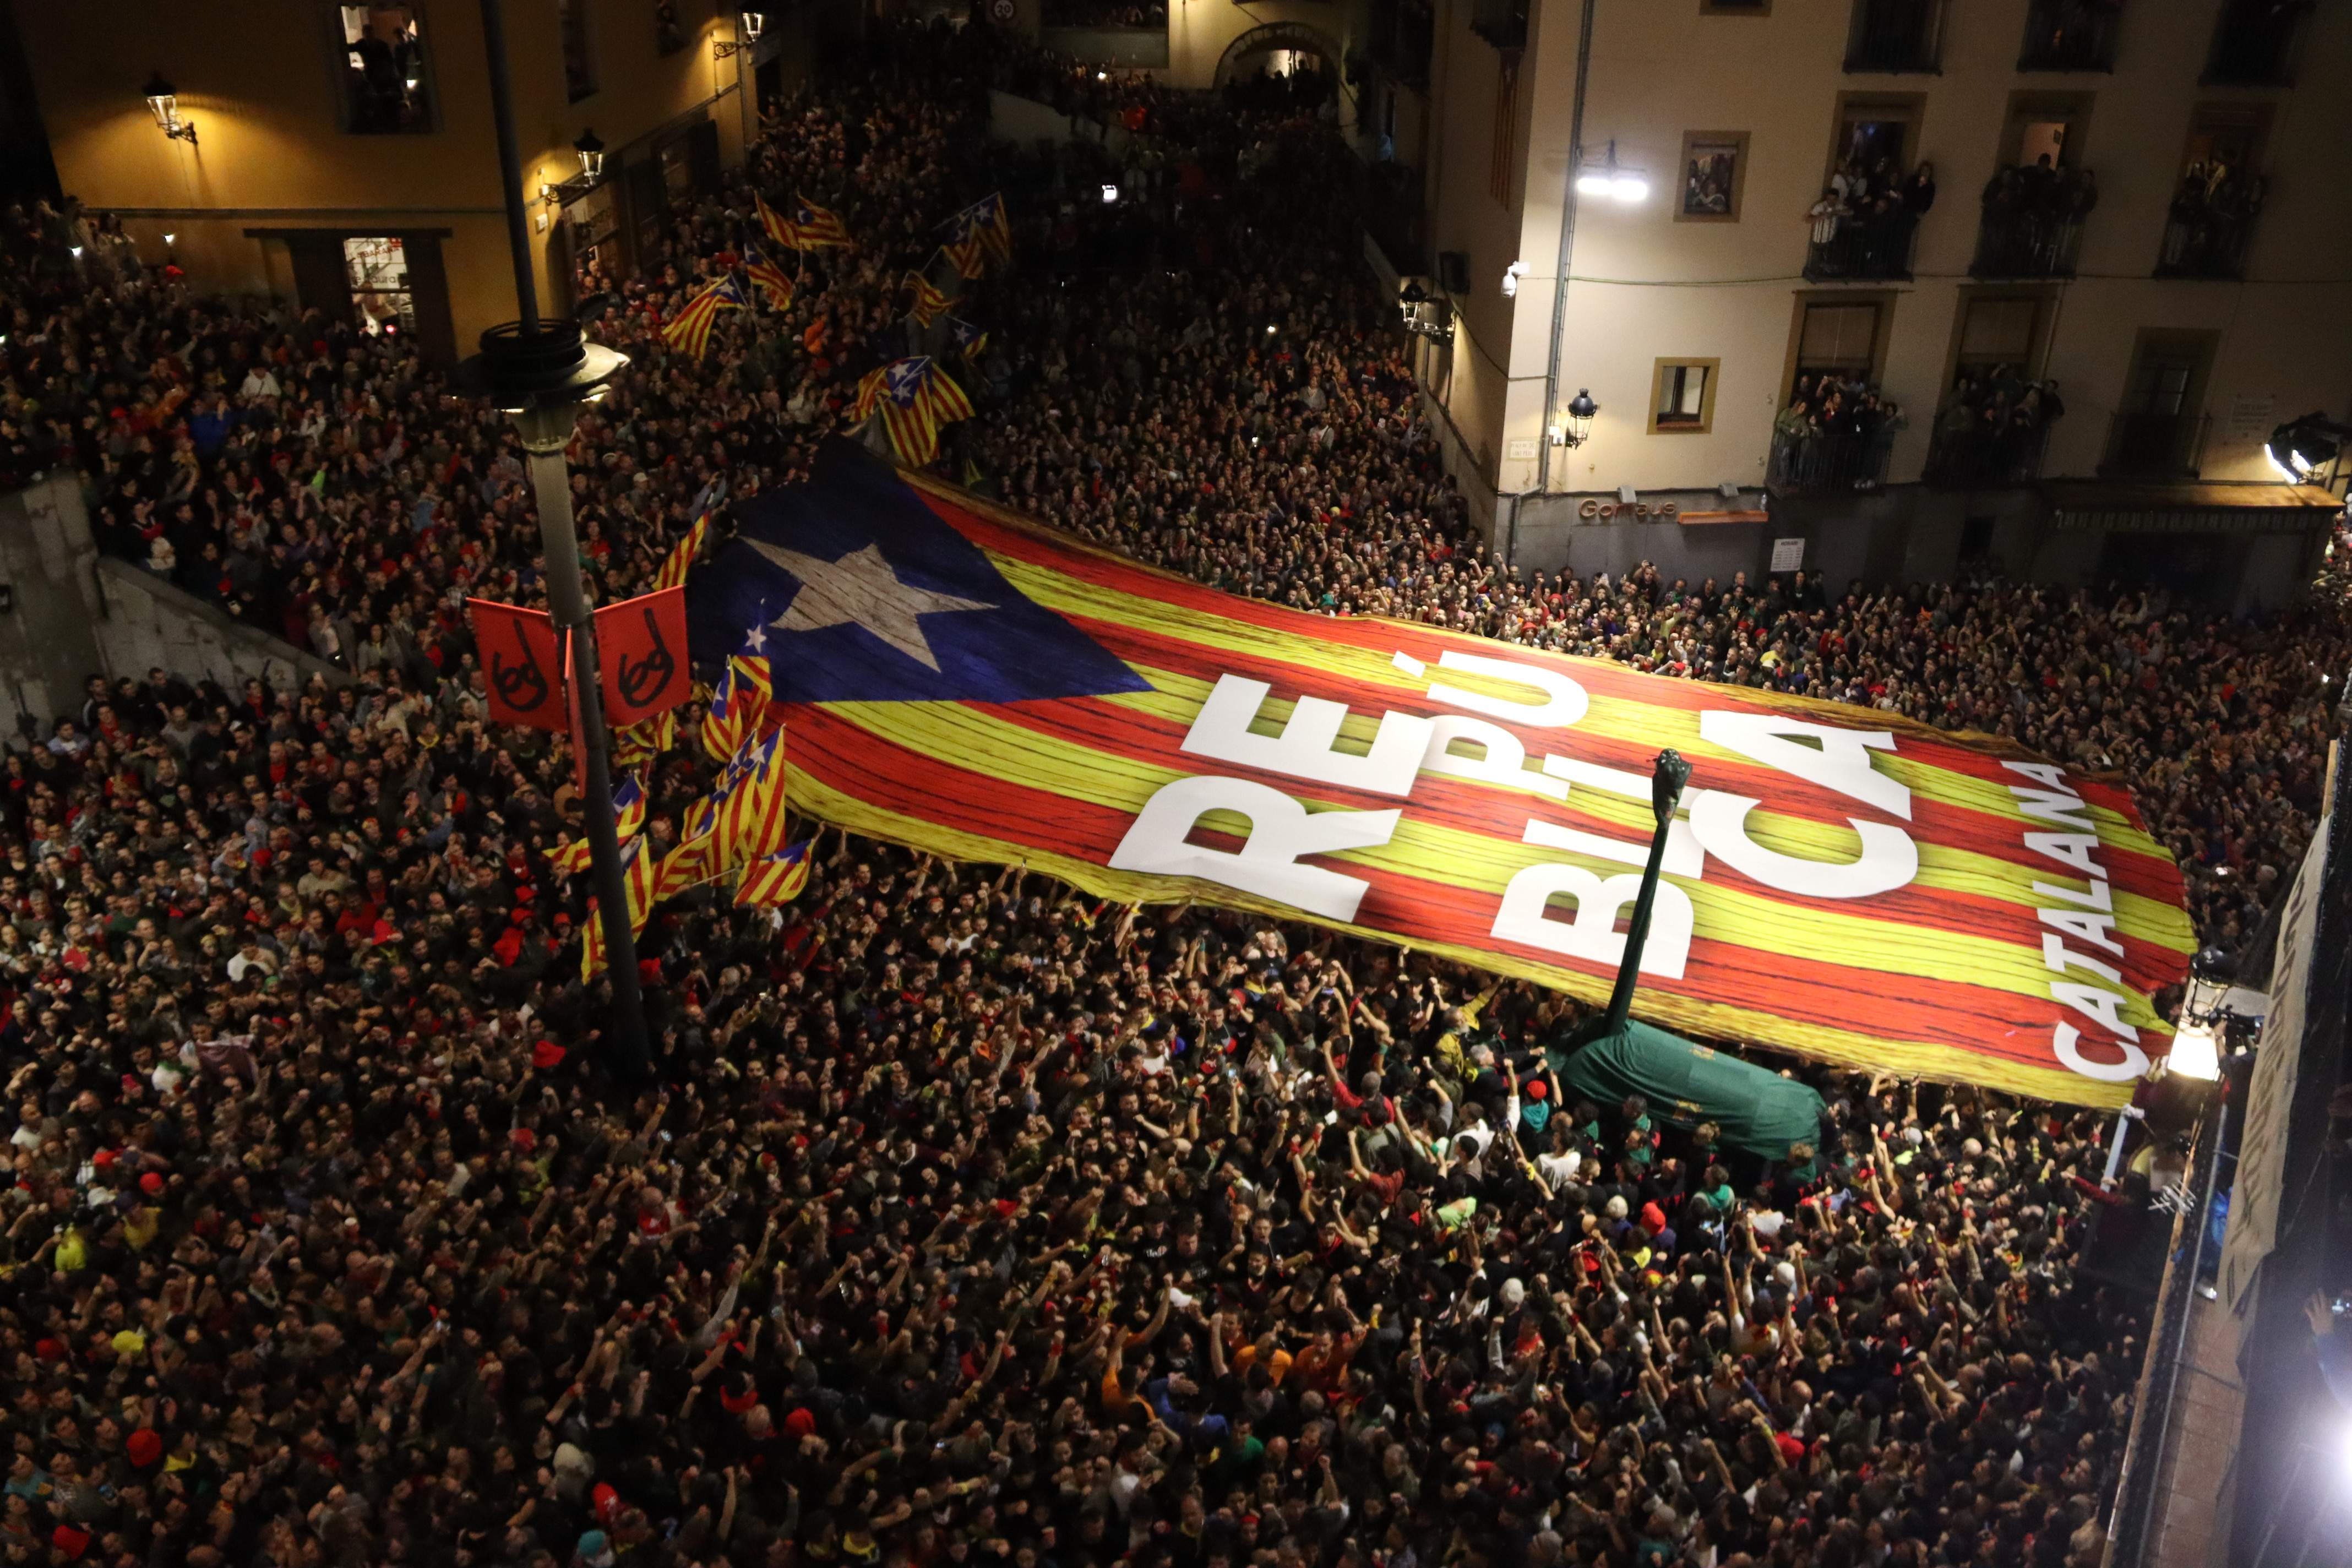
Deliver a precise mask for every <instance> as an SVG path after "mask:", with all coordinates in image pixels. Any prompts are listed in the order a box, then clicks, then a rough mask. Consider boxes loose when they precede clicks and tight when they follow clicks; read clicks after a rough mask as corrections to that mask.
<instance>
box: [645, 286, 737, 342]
mask: <svg viewBox="0 0 2352 1568" xmlns="http://www.w3.org/2000/svg"><path fill="white" fill-rule="evenodd" d="M744 308H745V301H744V299H743V291H742V290H741V289H738V288H737V287H736V286H735V279H732V278H721V279H719V280H718V281H717V282H715V283H713V284H711V285H710V286H709V288H707V289H704V290H702V292H701V293H699V294H697V295H696V296H695V297H694V298H693V299H691V300H688V301H687V302H686V304H685V306H684V308H682V309H681V310H679V311H678V313H677V315H675V316H673V317H671V318H670V319H669V320H668V321H666V322H664V323H663V325H662V330H661V332H662V340H663V341H664V342H667V343H668V344H669V346H670V347H672V348H674V349H677V350H679V351H680V352H682V353H685V355H686V356H687V358H688V359H700V358H701V357H702V356H703V354H704V353H707V352H708V351H709V348H710V330H711V328H712V327H714V326H716V325H717V324H718V322H719V311H721V310H743V309H744Z"/></svg>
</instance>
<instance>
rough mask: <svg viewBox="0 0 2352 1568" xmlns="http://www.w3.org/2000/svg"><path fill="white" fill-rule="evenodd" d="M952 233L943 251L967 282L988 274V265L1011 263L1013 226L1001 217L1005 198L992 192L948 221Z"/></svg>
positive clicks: (1000, 193) (998, 193) (1001, 194)
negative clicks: (969, 279)
mask: <svg viewBox="0 0 2352 1568" xmlns="http://www.w3.org/2000/svg"><path fill="white" fill-rule="evenodd" d="M944 226H945V227H947V228H949V229H950V230H951V231H952V232H951V233H950V235H949V237H948V243H947V244H946V245H945V246H944V247H942V248H943V249H945V250H946V251H947V253H948V259H949V260H950V261H952V262H954V263H955V269H956V270H957V271H958V272H960V273H961V274H962V275H963V276H964V277H966V278H977V277H979V276H980V275H981V274H982V273H983V272H985V271H987V270H988V264H989V263H990V262H991V261H1010V260H1012V259H1013V226H1012V224H1011V223H1010V222H1009V221H1008V220H1007V219H1006V217H1005V216H1004V196H1003V193H1002V192H992V193H990V195H987V196H986V197H984V198H983V199H982V200H980V201H977V202H974V203H973V204H972V205H970V206H968V207H966V208H964V209H963V211H961V212H960V213H958V214H956V215H955V216H953V217H951V218H950V219H948V221H947V223H946V225H944Z"/></svg>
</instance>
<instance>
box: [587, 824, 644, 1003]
mask: <svg viewBox="0 0 2352 1568" xmlns="http://www.w3.org/2000/svg"><path fill="white" fill-rule="evenodd" d="M654 872H655V865H654V852H653V847H652V846H651V845H649V844H647V843H646V840H645V837H644V836H643V835H642V834H640V835H639V836H638V837H635V838H632V839H630V840H629V841H628V842H627V843H626V844H624V845H623V846H621V889H622V896H623V897H624V898H625V900H627V903H628V910H629V930H630V931H631V933H632V934H634V933H635V932H638V931H644V930H645V929H646V916H647V915H649V914H651V913H652V912H653V907H654ZM608 962H609V960H608V959H607V958H606V956H605V949H604V921H603V919H602V918H601V916H600V913H599V910H598V908H597V903H596V900H594V899H593V898H592V899H590V900H588V920H587V928H586V930H585V931H583V933H582V936H581V942H580V978H581V979H583V980H593V979H594V978H595V977H596V973H597V972H598V971H599V970H602V969H603V968H604V965H605V964H606V963H608Z"/></svg>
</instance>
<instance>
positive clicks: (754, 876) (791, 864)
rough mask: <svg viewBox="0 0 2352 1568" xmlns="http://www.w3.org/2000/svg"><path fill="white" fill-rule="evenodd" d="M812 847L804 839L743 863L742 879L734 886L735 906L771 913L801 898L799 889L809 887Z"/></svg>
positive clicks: (811, 841)
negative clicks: (791, 845)
mask: <svg viewBox="0 0 2352 1568" xmlns="http://www.w3.org/2000/svg"><path fill="white" fill-rule="evenodd" d="M815 845H816V840H815V839H814V838H803V839H802V840H801V841H800V842H799V843H798V844H795V845H793V847H791V848H790V849H780V850H778V851H777V852H776V853H775V854H773V855H762V856H761V857H760V858H758V859H756V860H749V861H746V862H744V865H743V872H742V875H741V876H740V877H739V878H738V879H736V883H735V901H736V903H738V904H740V905H742V906H745V907H747V908H751V909H762V910H772V909H776V908H779V907H781V906H782V905H784V904H789V903H791V902H792V901H793V900H794V899H796V898H798V897H800V894H801V889H803V888H805V887H807V886H808V879H809V858H810V855H809V852H810V851H811V850H812V849H813V848H814V847H815Z"/></svg>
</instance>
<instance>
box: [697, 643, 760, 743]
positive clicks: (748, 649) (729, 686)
mask: <svg viewBox="0 0 2352 1568" xmlns="http://www.w3.org/2000/svg"><path fill="white" fill-rule="evenodd" d="M766 637H767V634H766V631H765V629H764V628H762V627H759V626H754V627H752V628H751V635H750V636H749V637H746V638H745V639H744V642H743V651H742V652H740V653H738V654H736V655H735V656H734V657H733V658H730V659H729V660H728V661H727V669H726V672H725V673H724V674H722V675H720V676H719V686H718V689H716V690H715V691H713V692H712V693H711V697H710V708H709V711H708V712H707V713H705V714H704V716H703V720H702V749H703V750H704V751H705V752H709V754H710V760H711V761H712V762H714V763H724V762H728V761H730V760H731V759H732V758H733V757H734V756H735V754H736V752H739V751H740V750H741V748H742V745H743V742H745V741H746V740H748V739H750V738H751V736H753V735H755V734H757V733H758V732H759V728H760V721H761V719H763V718H765V717H766V716H767V712H768V699H769V697H770V695H771V694H772V691H773V689H774V688H773V684H772V681H771V679H770V678H769V670H768V659H767V654H766Z"/></svg>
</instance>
